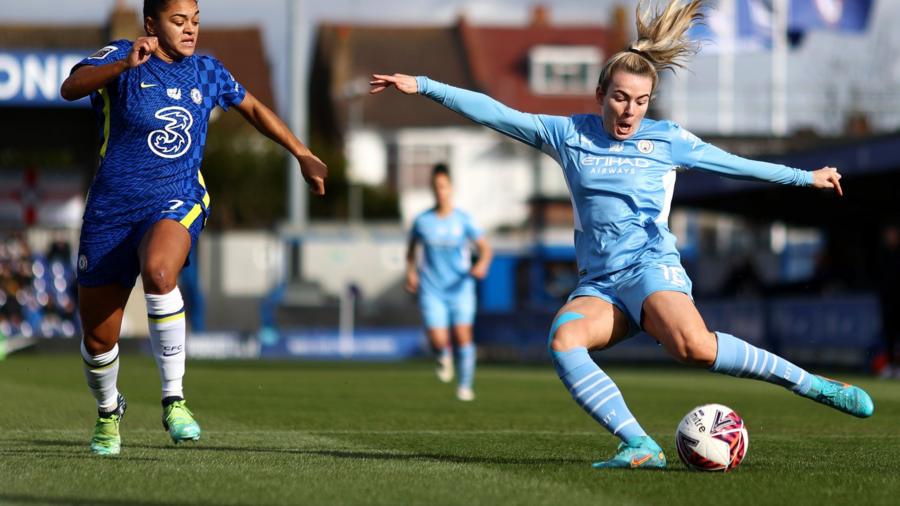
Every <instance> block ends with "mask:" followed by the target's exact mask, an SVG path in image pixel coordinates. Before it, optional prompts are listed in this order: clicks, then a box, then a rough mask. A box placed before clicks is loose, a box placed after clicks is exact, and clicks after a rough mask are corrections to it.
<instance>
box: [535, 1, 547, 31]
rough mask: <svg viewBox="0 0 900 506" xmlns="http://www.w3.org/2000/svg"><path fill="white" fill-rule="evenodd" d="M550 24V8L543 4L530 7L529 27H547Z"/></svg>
mask: <svg viewBox="0 0 900 506" xmlns="http://www.w3.org/2000/svg"><path fill="white" fill-rule="evenodd" d="M548 26H550V9H548V8H547V7H544V6H543V5H535V6H534V7H533V8H532V9H531V27H532V28H547V27H548Z"/></svg>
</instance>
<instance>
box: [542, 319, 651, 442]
mask: <svg viewBox="0 0 900 506" xmlns="http://www.w3.org/2000/svg"><path fill="white" fill-rule="evenodd" d="M580 318H583V316H582V315H580V314H578V313H563V314H562V315H560V317H559V318H557V320H556V321H555V322H553V327H552V328H551V329H550V341H552V340H553V335H554V334H556V329H558V328H559V327H560V326H561V325H562V324H564V323H566V322H569V321H572V320H578V319H580ZM550 356H551V357H552V358H553V366H554V367H555V368H556V374H557V375H558V376H559V379H561V380H562V382H563V384H564V385H565V386H566V389H568V390H569V393H571V394H572V398H574V399H575V402H577V403H578V405H579V406H581V408H582V409H584V410H585V411H586V412H587V414H589V415H591V417H592V418H593V419H594V420H596V421H597V422H598V423H599V424H600V425H602V426H603V427H604V428H605V429H606V430H608V431H610V432H612V433H613V435H614V436H618V437H619V438H620V439H622V441H628V440H629V439H632V438H636V437H639V436H646V435H647V433H646V432H644V429H643V428H641V425H640V424H639V423H638V421H637V420H636V419H635V418H634V415H632V414H631V411H629V410H628V406H626V405H625V399H623V398H622V392H620V391H619V387H617V386H616V384H615V383H614V382H613V380H612V378H610V377H609V376H607V375H606V373H604V372H603V371H602V370H601V369H600V367H598V366H597V364H596V363H594V361H593V360H592V359H591V356H590V355H589V354H588V351H587V348H584V347H578V348H572V349H571V350H569V351H554V350H553V349H552V348H551V349H550Z"/></svg>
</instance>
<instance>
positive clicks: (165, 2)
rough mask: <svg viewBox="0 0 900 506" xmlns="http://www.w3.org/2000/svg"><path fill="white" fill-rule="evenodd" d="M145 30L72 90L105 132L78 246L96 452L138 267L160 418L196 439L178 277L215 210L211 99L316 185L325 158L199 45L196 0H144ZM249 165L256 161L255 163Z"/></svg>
mask: <svg viewBox="0 0 900 506" xmlns="http://www.w3.org/2000/svg"><path fill="white" fill-rule="evenodd" d="M144 30H145V31H146V34H147V36H146V37H140V38H138V39H137V40H136V41H134V42H132V41H127V40H117V41H114V42H111V43H110V44H109V45H108V46H106V47H104V48H102V49H100V50H99V51H97V52H96V53H94V54H93V55H92V56H89V57H87V58H85V59H84V60H82V61H81V62H80V63H79V64H78V65H76V66H75V67H74V68H73V70H72V73H71V74H70V76H69V78H68V79H66V81H65V82H64V83H63V84H62V88H61V89H60V93H61V94H62V96H63V98H65V99H66V100H77V99H79V98H82V97H84V96H86V95H90V96H91V103H92V105H93V107H94V110H95V112H96V115H97V120H98V122H99V126H100V131H101V133H102V135H103V139H102V142H103V144H102V147H101V148H100V157H101V162H100V168H99V169H98V170H97V174H96V176H95V177H94V181H93V183H92V184H91V188H90V191H89V193H88V199H87V204H86V209H85V212H84V223H83V225H82V229H81V240H80V244H79V254H78V296H79V299H80V312H81V320H82V325H83V328H84V329H83V330H84V339H83V341H82V343H81V354H82V357H83V358H84V371H85V375H86V377H87V382H88V387H89V388H90V390H91V392H92V393H93V395H94V397H95V398H96V399H97V407H98V411H99V416H98V418H97V423H96V426H95V428H94V436H93V438H92V439H91V445H90V447H91V451H92V452H93V453H96V454H101V455H114V454H117V453H119V450H120V442H121V438H120V436H119V422H120V421H121V419H122V416H123V415H124V414H125V408H126V404H125V398H124V397H123V396H122V395H121V394H120V393H119V392H118V389H117V387H116V378H117V375H118V371H119V361H118V358H119V350H118V340H119V331H120V329H121V326H122V316H123V311H124V309H125V304H126V303H127V302H128V296H129V294H130V293H131V289H132V287H133V286H134V283H135V279H136V278H137V276H138V275H140V276H141V280H142V281H143V285H144V292H145V293H146V302H147V312H148V315H147V316H148V319H149V324H150V339H151V343H152V348H153V354H154V355H155V357H156V363H157V366H158V369H159V374H160V378H161V381H162V405H163V426H164V427H165V428H166V430H167V431H168V432H169V435H170V436H171V438H172V440H173V441H174V442H176V443H178V442H180V441H185V440H197V439H199V438H200V426H199V425H198V424H197V422H196V421H195V420H194V417H193V414H192V413H191V411H190V410H189V409H188V408H187V406H186V404H185V400H184V392H183V387H182V378H183V377H184V369H185V318H184V303H183V301H182V297H181V293H180V292H179V291H178V287H177V286H176V280H177V279H178V273H179V272H180V271H181V268H182V267H183V266H184V265H186V262H187V259H188V253H189V251H190V250H191V248H192V247H193V246H194V245H195V244H196V242H197V239H198V237H199V235H200V231H201V230H202V229H203V227H204V225H205V223H206V219H207V216H208V213H209V204H210V200H209V195H208V194H207V192H206V188H205V184H204V182H203V176H202V174H200V171H199V168H200V162H201V159H202V157H203V147H204V144H205V142H206V131H207V124H208V122H209V116H210V113H211V112H212V110H213V108H214V107H215V106H219V107H221V108H222V109H225V110H228V109H229V108H230V107H234V108H236V109H237V110H238V111H239V112H240V113H241V114H242V115H243V116H244V117H245V118H246V119H247V121H248V122H249V123H250V124H252V125H253V126H254V127H256V129H257V130H259V131H260V132H261V133H263V134H264V135H266V136H268V137H269V138H271V139H273V140H275V141H276V142H278V143H279V144H281V145H282V146H284V147H285V149H287V150H288V151H290V153H291V154H292V155H293V156H295V157H296V158H297V160H298V161H299V162H300V167H301V171H302V173H303V177H304V179H305V180H306V182H307V183H308V184H309V185H310V186H311V189H312V191H313V192H315V193H317V194H319V195H322V194H324V192H325V177H326V176H327V169H326V167H325V165H324V164H323V163H322V162H321V161H320V160H319V159H318V158H316V156H315V155H313V154H312V153H311V152H310V151H309V149H307V148H306V146H304V145H303V143H301V142H300V141H299V140H298V139H297V138H296V137H295V136H294V135H293V134H292V133H291V131H290V130H289V129H288V127H287V126H286V125H285V124H284V122H282V121H281V120H280V119H279V118H278V117H277V116H276V115H275V114H274V113H273V112H272V111H271V110H269V108H267V107H266V106H265V105H263V104H262V103H260V102H259V101H258V100H257V99H256V98H255V97H254V96H253V95H251V94H250V93H249V92H248V91H246V90H245V89H244V88H243V87H242V86H241V85H240V84H238V83H237V82H236V81H235V80H234V78H233V77H232V75H231V74H230V73H229V72H228V71H227V70H226V69H225V67H223V66H222V64H221V63H220V62H219V61H218V60H216V59H215V58H212V57H209V56H195V55H194V50H195V48H196V47H197V38H198V35H199V32H200V11H199V7H198V4H197V1H196V0H145V1H144ZM247 169H248V170H252V167H248V168H247Z"/></svg>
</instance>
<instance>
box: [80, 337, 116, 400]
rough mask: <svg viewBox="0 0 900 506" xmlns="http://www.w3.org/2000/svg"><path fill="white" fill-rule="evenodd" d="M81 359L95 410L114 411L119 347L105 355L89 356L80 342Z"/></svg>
mask: <svg viewBox="0 0 900 506" xmlns="http://www.w3.org/2000/svg"><path fill="white" fill-rule="evenodd" d="M81 357H82V358H83V359H84V377H85V378H87V384H88V388H90V389H91V393H92V394H93V395H94V399H97V409H98V410H100V411H103V412H106V413H108V412H110V411H114V410H115V409H116V407H117V406H118V404H119V403H118V398H119V390H118V389H117V388H116V379H117V378H118V377H119V345H118V344H116V345H115V346H113V348H112V349H111V350H109V351H107V352H106V353H101V354H100V355H96V356H94V355H91V353H90V352H89V351H88V350H87V348H85V346H84V341H81Z"/></svg>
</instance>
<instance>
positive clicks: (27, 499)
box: [0, 492, 212, 506]
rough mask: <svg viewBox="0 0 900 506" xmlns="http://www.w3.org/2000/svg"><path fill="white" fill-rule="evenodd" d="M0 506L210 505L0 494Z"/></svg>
mask: <svg viewBox="0 0 900 506" xmlns="http://www.w3.org/2000/svg"><path fill="white" fill-rule="evenodd" d="M0 504H67V505H68V504H74V505H77V506H87V505H99V506H106V505H119V504H133V505H136V506H166V505H175V506H188V505H195V504H197V505H199V504H212V503H204V502H190V503H189V502H180V503H178V502H169V501H166V502H156V501H140V500H137V501H136V500H134V499H128V500H127V501H124V500H122V499H97V498H92V499H72V498H59V497H44V496H37V495H35V496H30V495H16V494H4V493H3V492H0Z"/></svg>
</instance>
